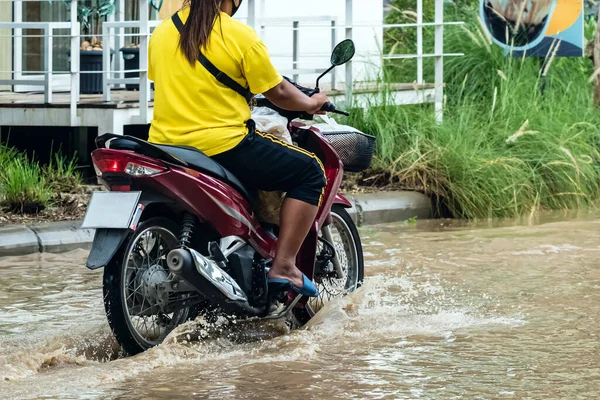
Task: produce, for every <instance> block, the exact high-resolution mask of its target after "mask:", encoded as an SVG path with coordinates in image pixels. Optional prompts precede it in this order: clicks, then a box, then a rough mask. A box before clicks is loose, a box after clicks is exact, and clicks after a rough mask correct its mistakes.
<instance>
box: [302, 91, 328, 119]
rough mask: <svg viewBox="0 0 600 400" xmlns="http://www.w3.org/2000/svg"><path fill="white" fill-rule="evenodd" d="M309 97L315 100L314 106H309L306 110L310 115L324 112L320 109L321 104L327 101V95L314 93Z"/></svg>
mask: <svg viewBox="0 0 600 400" xmlns="http://www.w3.org/2000/svg"><path fill="white" fill-rule="evenodd" d="M310 98H311V99H312V100H314V101H315V106H314V108H311V109H310V110H306V112H307V113H308V114H311V115H314V114H319V115H323V114H325V111H323V110H322V109H323V106H324V105H325V104H326V103H328V102H329V99H328V98H327V96H325V95H324V94H323V93H315V94H313V95H312V96H311V97H310Z"/></svg>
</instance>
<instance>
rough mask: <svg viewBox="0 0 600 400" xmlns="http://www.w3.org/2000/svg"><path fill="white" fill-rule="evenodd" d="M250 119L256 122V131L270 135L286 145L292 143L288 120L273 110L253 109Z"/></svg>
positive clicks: (265, 108) (266, 108)
mask: <svg viewBox="0 0 600 400" xmlns="http://www.w3.org/2000/svg"><path fill="white" fill-rule="evenodd" d="M252 119H253V120H254V122H256V130H257V131H260V132H263V133H268V134H271V135H273V136H275V137H277V138H278V139H281V140H283V141H284V142H286V143H292V136H291V135H290V132H289V131H288V128H287V125H288V120H287V118H285V117H282V116H281V115H279V113H277V111H275V110H271V109H270V108H268V107H255V108H254V110H252Z"/></svg>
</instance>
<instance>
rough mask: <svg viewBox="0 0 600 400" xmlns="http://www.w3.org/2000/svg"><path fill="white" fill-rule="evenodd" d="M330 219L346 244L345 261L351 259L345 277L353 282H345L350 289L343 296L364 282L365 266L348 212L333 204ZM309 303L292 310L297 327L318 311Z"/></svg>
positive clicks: (320, 288) (310, 301)
mask: <svg viewBox="0 0 600 400" xmlns="http://www.w3.org/2000/svg"><path fill="white" fill-rule="evenodd" d="M331 217H332V219H333V225H334V227H335V228H336V229H337V230H338V233H339V236H340V237H341V238H342V241H344V242H347V243H343V245H344V251H345V252H347V254H346V260H348V258H352V265H349V266H348V271H347V273H348V275H347V276H348V277H350V276H352V277H353V278H352V280H353V282H352V283H350V282H348V281H346V287H347V286H348V284H349V283H350V288H348V287H347V290H346V291H345V292H344V293H343V294H340V295H345V293H347V292H352V291H354V290H356V289H358V288H359V287H360V286H361V285H362V282H363V280H364V273H365V265H364V257H363V250H362V243H361V240H360V236H359V234H358V229H357V228H356V225H355V224H354V221H353V220H352V217H351V216H350V214H348V211H346V209H345V208H344V207H342V206H340V205H337V204H334V205H333V207H332V208H331ZM350 242H351V243H350ZM349 256H350V257H349ZM350 269H351V270H350ZM319 286H320V285H319V284H318V282H317V287H318V288H319V291H320V292H321V294H320V296H321V295H324V293H323V290H322V285H321V287H319ZM332 297H337V296H332ZM317 299H318V298H317ZM330 299H331V297H330ZM311 303H312V304H314V299H312V300H311V299H309V302H307V304H306V305H305V306H304V307H301V308H295V309H294V313H293V314H294V317H295V319H296V321H297V323H298V324H299V325H304V324H306V323H307V322H308V321H309V320H310V319H311V318H312V317H313V316H314V315H315V314H316V313H317V312H318V311H319V310H320V308H319V309H316V307H314V306H311ZM321 308H322V307H321Z"/></svg>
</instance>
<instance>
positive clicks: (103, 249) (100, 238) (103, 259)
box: [85, 228, 131, 270]
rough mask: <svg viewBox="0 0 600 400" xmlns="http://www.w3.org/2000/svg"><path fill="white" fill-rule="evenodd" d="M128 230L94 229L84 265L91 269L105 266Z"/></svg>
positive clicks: (118, 247)
mask: <svg viewBox="0 0 600 400" xmlns="http://www.w3.org/2000/svg"><path fill="white" fill-rule="evenodd" d="M130 232H131V229H107V228H101V229H96V233H95V234H94V241H93V242H92V250H90V255H89V256H88V259H87V262H86V263H85V266H86V267H87V268H88V269H91V270H94V269H98V268H102V267H105V266H107V265H108V263H109V262H110V260H112V259H113V257H114V256H115V254H117V251H118V250H119V249H120V248H121V245H122V244H123V241H124V240H125V238H126V237H127V236H128V235H129V233H130Z"/></svg>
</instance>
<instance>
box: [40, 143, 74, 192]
mask: <svg viewBox="0 0 600 400" xmlns="http://www.w3.org/2000/svg"><path fill="white" fill-rule="evenodd" d="M78 168H79V167H78V166H77V155H76V154H74V155H73V157H71V158H69V157H67V156H65V155H63V154H61V153H60V152H57V153H54V155H53V156H51V158H50V162H49V163H48V165H46V166H45V167H44V168H43V169H42V171H43V174H44V177H45V179H46V182H47V185H48V187H49V188H50V189H51V190H52V191H53V192H54V193H76V192H77V191H78V190H79V188H80V186H81V185H82V183H83V177H82V175H81V173H80V172H79V170H78Z"/></svg>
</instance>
